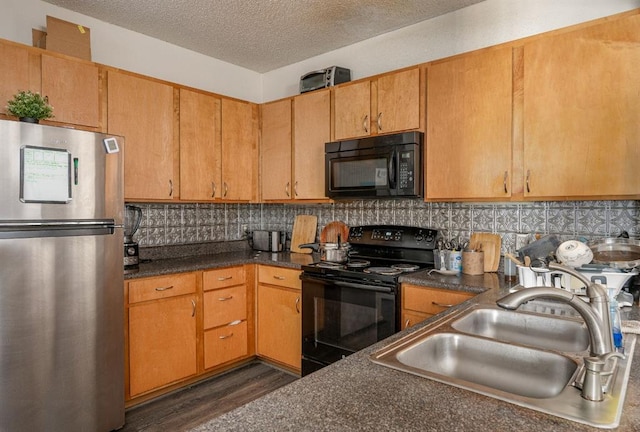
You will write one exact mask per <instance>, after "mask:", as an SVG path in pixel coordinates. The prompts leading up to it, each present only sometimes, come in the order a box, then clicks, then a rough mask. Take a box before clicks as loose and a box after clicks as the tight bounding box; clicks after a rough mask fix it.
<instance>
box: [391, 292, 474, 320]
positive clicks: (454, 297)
mask: <svg viewBox="0 0 640 432" xmlns="http://www.w3.org/2000/svg"><path fill="white" fill-rule="evenodd" d="M473 296H474V294H470V293H465V292H460V291H452V290H446V289H437V288H425V287H419V286H414V285H402V309H410V310H413V311H418V312H423V313H427V314H438V313H440V312H442V311H444V310H446V309H447V308H449V307H451V306H454V305H457V304H459V303H462V302H463V301H465V300H467V299H470V298H471V297H473Z"/></svg>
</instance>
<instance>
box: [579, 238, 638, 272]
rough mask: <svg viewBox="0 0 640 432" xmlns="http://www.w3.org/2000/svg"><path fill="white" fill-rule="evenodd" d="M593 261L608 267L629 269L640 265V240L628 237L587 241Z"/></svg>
mask: <svg viewBox="0 0 640 432" xmlns="http://www.w3.org/2000/svg"><path fill="white" fill-rule="evenodd" d="M589 248H591V251H592V252H593V262H595V263H602V264H607V265H608V266H609V267H613V268H620V269H630V268H635V267H638V266H640V240H635V239H628V238H620V237H616V238H605V239H601V240H595V241H593V242H590V243H589Z"/></svg>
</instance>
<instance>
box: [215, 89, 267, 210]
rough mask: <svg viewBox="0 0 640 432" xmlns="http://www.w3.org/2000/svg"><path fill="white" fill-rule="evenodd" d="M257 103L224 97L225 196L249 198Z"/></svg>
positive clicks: (254, 175) (252, 189)
mask: <svg viewBox="0 0 640 432" xmlns="http://www.w3.org/2000/svg"><path fill="white" fill-rule="evenodd" d="M257 129H258V106H257V105H256V104H252V103H248V102H241V101H236V100H231V99H226V98H223V99H222V192H221V193H222V199H223V200H229V201H250V200H251V199H253V197H254V188H255V180H256V172H255V171H256V169H255V168H256V148H257V134H258V130H257Z"/></svg>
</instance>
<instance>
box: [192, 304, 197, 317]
mask: <svg viewBox="0 0 640 432" xmlns="http://www.w3.org/2000/svg"><path fill="white" fill-rule="evenodd" d="M191 306H192V309H191V316H192V317H194V316H196V301H195V300H191Z"/></svg>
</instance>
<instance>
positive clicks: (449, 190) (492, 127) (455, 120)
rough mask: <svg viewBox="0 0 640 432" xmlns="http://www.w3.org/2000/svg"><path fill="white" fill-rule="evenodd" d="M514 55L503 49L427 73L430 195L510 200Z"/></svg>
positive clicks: (431, 197) (445, 64) (439, 65)
mask: <svg viewBox="0 0 640 432" xmlns="http://www.w3.org/2000/svg"><path fill="white" fill-rule="evenodd" d="M511 76H512V53H511V48H508V47H507V48H500V49H495V50H486V51H482V52H480V53H473V54H470V55H466V56H462V57H459V58H457V59H454V60H451V61H446V62H443V63H437V64H434V65H430V66H429V68H428V70H427V133H426V137H425V139H426V150H425V154H426V158H425V179H426V191H425V196H426V198H427V199H428V200H443V199H504V198H508V197H510V196H511V184H510V182H511V156H512V155H511V148H512V139H511V125H512V84H511V82H512V80H511Z"/></svg>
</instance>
